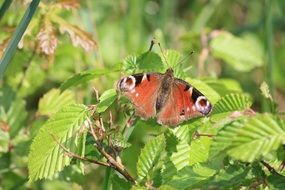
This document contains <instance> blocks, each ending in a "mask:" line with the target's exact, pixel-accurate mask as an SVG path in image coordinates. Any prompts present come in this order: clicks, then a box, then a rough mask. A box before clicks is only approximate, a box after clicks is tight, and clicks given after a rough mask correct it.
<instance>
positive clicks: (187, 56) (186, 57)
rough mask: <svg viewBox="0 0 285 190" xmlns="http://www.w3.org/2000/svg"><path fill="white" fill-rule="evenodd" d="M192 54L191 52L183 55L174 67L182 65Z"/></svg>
mask: <svg viewBox="0 0 285 190" xmlns="http://www.w3.org/2000/svg"><path fill="white" fill-rule="evenodd" d="M193 53H194V51H191V52H189V53H188V54H187V55H185V56H184V57H182V58H181V59H180V61H178V62H177V63H176V64H175V66H176V65H179V64H181V63H183V62H184V61H185V60H186V59H188V58H189V57H190V56H191V55H192V54H193Z"/></svg>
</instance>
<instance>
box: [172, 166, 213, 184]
mask: <svg viewBox="0 0 285 190" xmlns="http://www.w3.org/2000/svg"><path fill="white" fill-rule="evenodd" d="M215 172H216V171H215V170H213V169H211V168H207V167H205V166H202V165H198V164H197V165H194V166H193V167H189V166H187V167H184V168H183V169H182V170H180V171H179V172H178V173H177V175H175V176H174V177H173V178H172V179H171V180H170V181H168V182H167V184H169V185H171V186H172V187H175V188H177V189H191V188H192V189H193V188H197V187H200V186H201V185H202V184H203V183H205V180H207V179H208V178H210V177H212V176H213V175H214V174H215Z"/></svg>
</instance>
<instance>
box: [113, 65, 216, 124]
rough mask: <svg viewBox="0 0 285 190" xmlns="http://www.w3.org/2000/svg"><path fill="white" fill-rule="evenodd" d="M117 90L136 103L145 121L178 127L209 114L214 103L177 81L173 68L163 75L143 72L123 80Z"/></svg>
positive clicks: (136, 107) (194, 89) (138, 112)
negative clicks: (154, 118) (149, 120)
mask: <svg viewBox="0 0 285 190" xmlns="http://www.w3.org/2000/svg"><path fill="white" fill-rule="evenodd" d="M117 89H118V90H119V91H121V92H122V93H123V94H124V95H125V96H126V97H127V98H128V99H130V101H131V102H132V103H133V104H134V108H135V112H136V114H137V115H138V116H140V117H142V118H143V119H149V118H153V117H156V118H157V122H158V123H160V124H164V125H169V126H176V125H178V124H180V123H182V122H183V121H186V120H189V119H191V118H193V117H197V116H201V115H208V114H209V113H210V111H211V109H212V106H211V103H210V102H209V101H208V100H207V98H206V97H205V96H204V95H203V94H202V93H201V92H199V91H198V90H197V89H196V88H194V87H193V86H191V85H190V84H188V83H187V82H185V81H183V80H181V79H178V78H175V77H174V75H173V70H172V69H167V71H166V72H165V73H164V74H162V73H145V74H143V73H140V74H134V75H130V76H127V77H124V78H122V79H121V80H120V81H119V82H118V84H117Z"/></svg>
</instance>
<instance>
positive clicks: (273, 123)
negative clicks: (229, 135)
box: [228, 114, 285, 162]
mask: <svg viewBox="0 0 285 190" xmlns="http://www.w3.org/2000/svg"><path fill="white" fill-rule="evenodd" d="M284 141H285V122H284V121H283V120H281V119H279V118H275V117H274V116H272V115H269V114H259V115H257V116H256V117H253V118H251V119H249V120H248V122H246V123H245V124H244V126H243V127H242V128H240V129H239V131H238V135H237V136H236V137H235V138H234V139H232V142H233V144H232V146H231V148H230V149H229V150H228V154H229V155H230V156H232V157H234V158H236V159H239V160H242V161H246V162H253V161H254V160H255V159H258V158H260V157H261V156H265V155H266V154H268V153H269V152H271V151H273V150H277V149H278V147H279V146H280V145H281V143H282V142H284Z"/></svg>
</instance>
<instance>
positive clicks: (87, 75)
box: [60, 69, 116, 91]
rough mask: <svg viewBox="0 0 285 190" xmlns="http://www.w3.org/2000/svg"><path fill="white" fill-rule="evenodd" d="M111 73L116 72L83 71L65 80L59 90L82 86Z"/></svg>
mask: <svg viewBox="0 0 285 190" xmlns="http://www.w3.org/2000/svg"><path fill="white" fill-rule="evenodd" d="M112 72H116V70H114V71H112V70H111V71H110V70H105V69H103V70H98V69H97V70H94V71H84V72H81V73H77V74H75V75H73V76H72V77H70V78H69V79H67V80H66V81H64V82H63V83H62V84H61V86H60V90H61V91H64V90H66V89H68V88H70V87H72V86H77V85H79V84H84V83H86V82H88V81H90V80H92V79H94V78H96V77H99V76H102V75H106V74H109V73H112Z"/></svg>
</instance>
